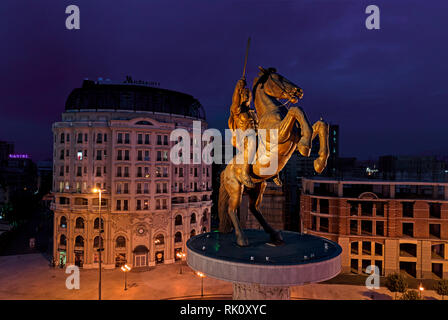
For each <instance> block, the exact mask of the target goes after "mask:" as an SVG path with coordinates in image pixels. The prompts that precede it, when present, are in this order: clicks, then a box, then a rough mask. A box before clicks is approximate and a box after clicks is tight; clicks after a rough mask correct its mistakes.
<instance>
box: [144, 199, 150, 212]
mask: <svg viewBox="0 0 448 320" xmlns="http://www.w3.org/2000/svg"><path fill="white" fill-rule="evenodd" d="M143 210H149V200H147V199H145V200H143Z"/></svg>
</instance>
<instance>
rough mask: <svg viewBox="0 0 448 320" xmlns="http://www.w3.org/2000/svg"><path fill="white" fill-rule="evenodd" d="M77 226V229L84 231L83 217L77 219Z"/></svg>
mask: <svg viewBox="0 0 448 320" xmlns="http://www.w3.org/2000/svg"><path fill="white" fill-rule="evenodd" d="M75 225H76V226H75V228H77V229H84V219H83V218H81V217H79V218H76V224H75Z"/></svg>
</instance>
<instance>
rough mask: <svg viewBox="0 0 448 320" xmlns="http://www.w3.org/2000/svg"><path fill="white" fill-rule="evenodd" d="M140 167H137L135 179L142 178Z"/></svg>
mask: <svg viewBox="0 0 448 320" xmlns="http://www.w3.org/2000/svg"><path fill="white" fill-rule="evenodd" d="M142 169H143V168H142V167H137V178H141V177H143V171H142Z"/></svg>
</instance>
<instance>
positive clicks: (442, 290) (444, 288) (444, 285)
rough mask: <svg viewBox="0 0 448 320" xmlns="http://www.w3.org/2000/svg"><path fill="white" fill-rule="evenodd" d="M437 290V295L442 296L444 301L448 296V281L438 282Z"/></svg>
mask: <svg viewBox="0 0 448 320" xmlns="http://www.w3.org/2000/svg"><path fill="white" fill-rule="evenodd" d="M435 289H436V292H437V294H438V295H441V296H442V300H443V298H444V296H448V280H440V281H438V282H437V285H436V288H435Z"/></svg>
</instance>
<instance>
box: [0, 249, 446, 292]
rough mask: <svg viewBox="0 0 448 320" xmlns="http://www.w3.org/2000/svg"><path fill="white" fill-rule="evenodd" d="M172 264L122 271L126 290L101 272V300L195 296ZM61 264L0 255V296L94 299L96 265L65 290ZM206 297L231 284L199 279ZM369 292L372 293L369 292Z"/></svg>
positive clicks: (189, 277)
mask: <svg viewBox="0 0 448 320" xmlns="http://www.w3.org/2000/svg"><path fill="white" fill-rule="evenodd" d="M179 267H180V266H179V265H178V264H170V265H160V266H157V267H155V268H150V269H149V270H148V271H145V272H130V273H128V290H127V291H125V290H124V274H123V272H121V271H120V270H119V269H116V270H104V271H103V272H102V283H103V285H102V292H103V293H102V296H103V299H105V300H106V299H118V300H122V299H135V300H147V299H151V300H152V299H154V300H157V299H181V298H184V297H188V298H189V299H200V298H201V296H200V294H201V280H200V278H198V277H197V276H196V275H195V273H194V272H193V271H192V270H191V269H190V268H189V267H188V266H186V265H184V266H183V267H182V269H183V274H179V271H180V268H179ZM68 276H69V275H68V274H65V270H64V269H59V268H56V269H54V268H50V267H49V265H48V261H47V260H46V259H45V258H44V256H43V255H41V254H27V255H17V256H2V257H0V283H1V285H0V299H1V300H5V299H50V300H60V299H68V300H78V299H97V298H98V270H95V269H92V270H81V275H80V280H81V281H80V289H79V290H68V289H66V287H65V280H66V278H67V277H68ZM204 294H205V295H206V297H205V298H206V299H231V295H232V286H231V284H229V283H227V282H224V281H220V280H216V279H212V278H204ZM291 294H292V297H293V299H325V300H330V299H331V300H333V299H335V300H337V299H362V300H366V299H367V300H370V299H372V297H373V298H374V299H382V300H384V299H391V296H392V294H391V293H390V292H388V290H387V289H386V288H381V289H379V290H375V291H374V292H371V291H369V290H367V289H366V288H365V287H362V286H353V285H339V284H309V285H305V286H301V287H293V288H292V292H291ZM372 294H373V296H372ZM425 297H426V298H428V299H435V298H436V299H439V297H438V296H437V294H435V292H434V291H430V290H427V291H425Z"/></svg>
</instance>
